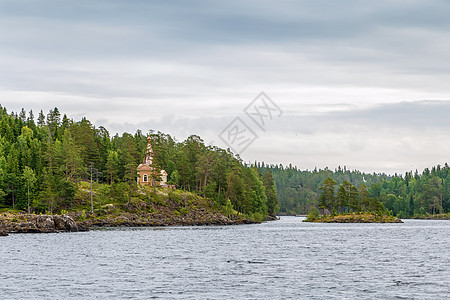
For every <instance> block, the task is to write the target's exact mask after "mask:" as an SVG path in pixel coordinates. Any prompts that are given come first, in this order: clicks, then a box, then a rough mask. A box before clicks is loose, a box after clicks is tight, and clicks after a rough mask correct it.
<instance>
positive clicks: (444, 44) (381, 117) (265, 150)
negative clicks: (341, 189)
mask: <svg viewBox="0 0 450 300" xmlns="http://www.w3.org/2000/svg"><path fill="white" fill-rule="evenodd" d="M449 9H450V3H448V2H447V1H439V0H434V1H425V0H415V1H387V0H382V1H368V0H366V1H356V0H346V1H329V0H323V1H317V0H310V1H256V0H248V1H237V0H232V1H226V2H220V1H206V0H202V1H200V0H198V1H189V2H185V1H169V2H168V1H165V2H160V1H144V0H140V1H139V0H135V1H118V0H99V1H95V2H94V1H87V0H82V1H76V2H61V1H52V0H35V1H20V2H19V1H11V0H4V1H0V26H1V27H2V28H5V29H7V30H1V31H0V47H1V49H2V51H1V53H0V70H2V71H0V103H1V104H2V105H3V106H6V107H7V108H8V109H9V110H14V111H18V110H20V108H22V107H25V108H27V109H33V110H34V111H37V110H39V109H40V108H42V109H43V110H44V111H45V112H47V111H48V110H49V109H51V108H53V107H55V106H58V107H59V108H60V110H61V111H63V112H66V113H67V114H68V115H69V116H70V117H73V118H75V119H77V118H80V117H82V116H87V117H88V118H89V119H91V120H92V121H93V122H94V123H96V124H98V125H104V126H106V127H108V128H109V129H111V130H112V131H113V132H116V131H118V132H121V131H129V132H133V131H135V130H136V129H137V128H140V129H142V130H144V131H145V130H147V128H154V129H156V130H162V131H164V132H168V133H171V134H174V135H175V136H177V137H178V138H180V139H183V138H185V137H186V136H187V135H189V134H200V135H202V136H204V138H205V141H207V142H209V141H216V142H219V139H218V138H217V134H218V133H219V132H220V131H221V130H222V128H223V127H224V126H226V125H227V124H228V122H229V121H231V120H232V119H233V118H234V117H235V116H237V115H239V114H241V113H242V110H243V108H244V107H245V106H246V105H247V104H248V103H249V102H250V101H251V100H252V99H253V98H254V97H255V96H256V95H257V94H258V93H259V92H260V91H262V90H263V91H266V92H268V93H269V94H270V95H271V97H273V99H275V100H276V101H277V103H278V104H279V105H280V107H282V108H283V110H284V111H285V115H284V117H283V118H281V119H279V120H278V121H276V122H274V123H273V128H272V129H271V130H272V131H270V132H267V133H266V134H265V135H261V137H260V139H259V140H257V141H256V142H255V144H254V145H252V147H251V148H249V149H248V151H246V153H245V154H244V156H245V157H246V158H247V159H248V160H254V159H258V160H270V161H271V162H277V161H280V162H281V161H284V162H288V161H289V160H290V161H292V162H296V163H297V164H298V165H299V166H302V165H305V166H306V167H308V168H312V167H314V164H315V165H318V166H321V165H322V166H325V165H327V164H329V165H333V164H336V163H337V162H339V163H342V164H345V163H346V162H351V163H352V164H353V165H354V166H357V167H360V168H362V169H364V168H368V169H380V168H382V167H384V168H386V170H404V169H409V168H410V166H411V162H415V161H417V162H420V163H418V164H420V165H425V164H427V163H428V165H430V164H431V163H434V162H435V161H436V160H438V159H442V158H443V157H445V154H446V153H445V150H444V148H445V147H447V146H448V145H447V144H446V140H448V138H444V137H445V134H446V132H448V130H447V129H448V127H449V118H446V114H447V113H448V111H449V104H448V101H446V100H449V99H450V97H449V94H450V86H449V85H448V81H449V80H450V78H449V77H450V76H449V74H450V67H449V65H448V64H446V63H445V62H446V61H449V60H450V54H449V53H450V51H449V50H450V39H449V38H448V37H449V31H450V20H449V19H448V17H447V14H446V13H447V12H448V11H449ZM426 99H430V100H440V101H439V102H437V101H422V102H421V101H420V100H426ZM446 130H447V131H446ZM369 137H370V138H369ZM269 138H270V139H271V138H273V139H274V140H275V141H276V142H270V141H269V140H268V139H269ZM433 143H435V144H436V145H437V146H431V147H430V144H433ZM447 149H448V147H447ZM398 155H400V156H401V157H400V158H398V157H397V156H398ZM383 159H384V163H383ZM380 160H381V162H380ZM413 164H414V163H413Z"/></svg>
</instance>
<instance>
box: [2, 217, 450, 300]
mask: <svg viewBox="0 0 450 300" xmlns="http://www.w3.org/2000/svg"><path fill="white" fill-rule="evenodd" d="M301 220H302V218H295V217H283V218H282V219H281V220H280V221H275V222H269V223H265V224H261V225H242V226H225V227H222V226H221V227H168V228H144V229H143V228H139V229H129V228H128V229H113V230H93V231H90V232H82V233H63V234H16V235H10V236H8V237H2V238H0V299H152V298H161V299H450V250H449V248H450V221H422V220H406V221H405V223H404V224H317V223H313V224H312V223H302V222H301Z"/></svg>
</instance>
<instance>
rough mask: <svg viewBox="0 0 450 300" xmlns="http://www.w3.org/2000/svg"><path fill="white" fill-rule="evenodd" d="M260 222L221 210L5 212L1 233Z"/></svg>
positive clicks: (1, 217)
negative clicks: (174, 212)
mask: <svg viewBox="0 0 450 300" xmlns="http://www.w3.org/2000/svg"><path fill="white" fill-rule="evenodd" d="M258 223H260V222H257V221H254V220H249V219H242V218H237V217H234V218H228V217H226V216H224V215H222V214H220V213H216V214H213V213H206V214H200V215H194V216H192V215H191V216H177V215H160V214H156V215H150V214H145V213H142V214H133V213H122V214H111V215H107V216H103V217H99V216H95V215H93V214H92V215H89V214H88V215H87V216H85V217H81V213H69V214H67V215H34V214H30V215H27V214H25V213H23V214H11V213H5V214H2V215H0V236H7V235H8V234H10V233H59V232H79V231H88V230H89V229H90V228H96V227H159V226H161V227H162V226H207V225H240V224H258Z"/></svg>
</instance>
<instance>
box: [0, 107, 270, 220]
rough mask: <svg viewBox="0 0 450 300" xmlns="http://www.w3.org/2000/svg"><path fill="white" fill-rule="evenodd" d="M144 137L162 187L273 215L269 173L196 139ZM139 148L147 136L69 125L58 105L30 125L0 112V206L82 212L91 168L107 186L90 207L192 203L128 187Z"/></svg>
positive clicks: (142, 148)
mask: <svg viewBox="0 0 450 300" xmlns="http://www.w3.org/2000/svg"><path fill="white" fill-rule="evenodd" d="M150 138H151V143H152V148H153V151H154V161H153V166H154V167H155V169H156V170H162V169H164V170H166V171H167V173H168V183H169V184H172V185H175V186H176V187H177V188H178V189H182V190H186V191H190V192H192V193H195V194H196V195H198V196H201V197H202V198H204V199H211V200H209V203H210V205H211V206H213V207H216V208H217V209H225V210H227V211H228V214H233V213H236V214H242V215H248V216H254V218H256V219H261V220H262V219H267V218H268V217H269V216H275V215H276V213H277V212H278V209H279V207H278V201H277V191H276V185H275V181H274V180H273V177H272V173H271V171H270V170H269V171H262V170H259V169H257V168H255V167H254V166H246V165H245V164H243V163H242V161H241V160H240V158H239V157H238V156H235V155H234V154H233V153H231V152H230V151H229V150H224V149H220V148H218V147H210V146H206V145H205V144H204V141H203V140H202V139H201V138H200V137H199V136H196V135H192V136H189V137H188V138H187V139H186V140H185V141H182V142H177V141H175V139H174V138H172V137H171V136H170V135H167V134H163V133H160V132H157V133H155V132H151V133H150ZM146 146H147V136H146V135H144V134H142V132H141V131H139V130H138V131H137V132H136V134H134V135H132V134H129V133H123V134H122V136H119V135H118V134H116V135H115V136H113V137H110V135H109V133H108V131H107V130H106V129H105V128H103V127H100V128H96V127H95V126H94V125H93V124H91V122H90V121H89V120H87V119H86V118H83V119H81V120H80V121H74V120H71V119H69V118H68V117H67V116H66V115H63V114H61V112H60V111H59V110H58V108H54V109H51V110H50V111H49V112H48V113H47V114H44V112H42V111H41V112H40V113H39V115H38V118H37V123H35V121H34V114H33V113H32V112H30V113H29V117H28V118H27V113H26V111H25V110H24V109H22V110H21V111H20V113H19V114H8V113H7V111H6V109H1V110H0V205H2V206H4V207H10V208H11V207H18V208H20V209H28V207H29V208H30V209H31V208H33V209H34V210H35V211H36V212H46V211H48V212H49V213H53V212H58V211H61V210H64V211H70V210H71V209H81V208H84V209H86V208H87V206H88V204H89V203H90V197H91V195H90V185H86V184H85V182H86V181H90V175H91V170H92V174H93V180H94V182H95V184H98V183H107V184H108V185H99V186H98V188H94V191H93V198H94V205H95V208H96V209H97V208H101V207H102V205H103V204H104V203H115V204H120V205H123V204H126V205H128V206H130V205H133V203H134V202H139V201H140V200H145V201H147V202H148V203H150V202H155V203H160V204H161V205H172V204H174V203H176V205H180V206H183V207H185V208H187V206H188V204H189V202H190V201H191V202H192V201H196V200H194V199H185V198H183V197H182V196H181V195H179V194H177V193H174V192H173V191H172V192H171V193H170V195H169V197H168V198H169V199H165V198H164V197H163V196H161V195H158V193H156V191H153V193H149V192H148V191H145V192H143V193H142V191H140V189H138V187H137V186H136V178H137V172H136V168H137V166H138V165H139V164H140V163H142V160H143V157H144V154H145V150H146ZM33 175H34V177H33ZM177 195H178V196H177ZM168 200H170V201H168ZM28 203H29V205H28ZM230 205H231V207H230ZM100 210H101V209H100Z"/></svg>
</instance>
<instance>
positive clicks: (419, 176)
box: [258, 163, 450, 218]
mask: <svg viewBox="0 0 450 300" xmlns="http://www.w3.org/2000/svg"><path fill="white" fill-rule="evenodd" d="M258 167H259V168H260V169H262V170H268V169H270V170H271V171H272V174H273V178H274V179H275V182H276V186H277V194H278V201H279V205H280V213H281V214H305V213H307V212H308V211H309V209H310V208H311V207H314V206H316V205H317V204H318V201H319V203H320V204H321V205H320V206H321V207H323V206H325V207H326V202H327V201H325V200H326V198H322V199H321V200H319V198H320V197H321V195H322V190H321V189H320V188H321V187H322V185H323V183H324V181H325V180H326V179H327V178H331V179H332V180H334V181H335V182H336V183H337V187H338V188H337V190H335V193H336V206H337V207H338V209H337V210H338V212H339V213H346V212H352V211H355V212H356V211H360V210H363V211H380V210H383V207H384V208H385V209H386V210H389V211H392V213H393V215H395V216H399V215H400V214H401V216H402V217H403V218H410V217H413V216H420V215H422V216H426V215H427V214H429V215H433V214H434V215H436V214H440V213H446V212H449V211H450V177H449V170H450V168H449V166H448V164H445V165H444V166H440V165H438V166H436V167H433V168H431V169H428V168H427V169H425V170H423V172H422V173H419V172H418V171H417V170H416V171H415V172H414V173H413V172H406V173H405V174H404V175H398V174H395V175H394V176H388V175H386V174H375V173H374V174H367V173H361V172H359V171H350V170H347V169H346V168H345V167H344V168H340V167H339V168H338V169H336V170H334V171H332V170H329V169H324V170H317V169H315V170H313V171H308V170H299V169H297V168H296V167H293V166H289V167H283V166H282V165H271V166H265V165H264V163H262V164H258ZM363 184H364V185H363ZM357 187H358V188H357ZM374 199H375V200H378V202H377V201H374ZM378 203H381V204H382V205H383V206H381V205H380V204H378ZM328 204H330V203H328ZM330 207H331V206H330ZM339 208H340V209H339ZM327 209H328V208H327ZM329 211H330V212H331V211H332V209H331V210H329Z"/></svg>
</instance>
